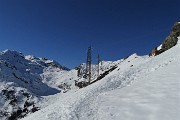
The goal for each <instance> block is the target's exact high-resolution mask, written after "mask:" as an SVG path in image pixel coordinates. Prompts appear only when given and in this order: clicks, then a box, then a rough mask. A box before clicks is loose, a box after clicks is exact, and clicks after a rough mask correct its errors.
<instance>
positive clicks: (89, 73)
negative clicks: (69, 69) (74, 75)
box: [86, 46, 91, 84]
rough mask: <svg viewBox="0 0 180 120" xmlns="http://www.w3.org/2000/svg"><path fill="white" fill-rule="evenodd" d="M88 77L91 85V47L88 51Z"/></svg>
mask: <svg viewBox="0 0 180 120" xmlns="http://www.w3.org/2000/svg"><path fill="white" fill-rule="evenodd" d="M86 76H87V77H88V79H89V81H88V82H89V84H90V82H91V46H90V47H89V48H88V51H87V62H86Z"/></svg>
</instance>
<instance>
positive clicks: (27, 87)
mask: <svg viewBox="0 0 180 120" xmlns="http://www.w3.org/2000/svg"><path fill="white" fill-rule="evenodd" d="M46 69H52V70H54V71H67V68H65V67H63V66H61V65H60V64H58V63H57V62H55V61H53V60H48V59H45V58H36V57H34V56H30V55H28V56H24V55H23V54H22V53H18V52H16V51H11V50H5V51H3V52H0V119H5V118H6V117H10V116H12V114H13V112H15V111H17V110H20V109H21V110H23V109H24V107H25V106H26V105H25V104H26V103H30V104H31V105H29V106H32V105H33V104H34V105H35V103H37V102H38V100H39V99H40V98H41V96H48V95H53V94H56V93H59V92H60V90H59V89H56V88H53V87H52V86H50V85H48V84H46V83H45V82H44V79H46V77H42V74H44V71H45V70H46Z"/></svg>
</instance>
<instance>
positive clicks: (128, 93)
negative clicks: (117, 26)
mask: <svg viewBox="0 0 180 120" xmlns="http://www.w3.org/2000/svg"><path fill="white" fill-rule="evenodd" d="M179 35H180V24H179V23H176V24H175V25H174V26H173V28H172V31H171V33H170V35H169V36H168V37H167V38H166V39H165V41H164V42H163V43H162V44H161V45H160V46H159V47H155V48H154V49H153V50H152V52H151V53H150V54H149V55H145V56H138V55H137V54H136V53H135V54H132V55H131V56H128V57H126V58H123V59H120V60H117V61H101V62H100V63H99V65H92V66H91V68H92V70H91V82H90V83H89V84H86V83H87V81H88V79H87V74H86V64H85V63H82V64H80V65H79V66H77V67H76V68H75V69H72V70H69V69H68V68H66V67H63V66H61V65H60V64H59V63H57V62H56V61H54V60H48V59H46V58H37V57H34V56H31V55H28V56H25V55H23V54H22V53H18V52H16V51H10V50H5V51H3V52H0V119H2V120H5V119H8V120H16V119H22V120H87V119H88V120H111V119H112V120H160V119H163V120H179V119H180V94H179V89H180V80H179V78H180V74H179V71H180V61H179V59H180V42H179V41H180V36H179ZM178 36H179V37H178ZM98 66H99V73H98Z"/></svg>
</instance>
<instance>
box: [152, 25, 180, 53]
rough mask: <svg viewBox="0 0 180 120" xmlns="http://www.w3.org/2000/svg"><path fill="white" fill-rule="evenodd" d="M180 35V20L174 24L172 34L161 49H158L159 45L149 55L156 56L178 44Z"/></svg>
mask: <svg viewBox="0 0 180 120" xmlns="http://www.w3.org/2000/svg"><path fill="white" fill-rule="evenodd" d="M178 36H180V22H176V23H175V24H174V26H173V27H172V30H171V33H170V35H169V36H168V37H167V38H166V39H165V40H164V42H163V43H162V47H161V49H160V50H157V47H155V48H154V49H153V50H152V51H151V53H150V54H149V56H156V55H159V54H161V53H162V52H164V51H166V50H168V49H170V48H172V47H173V46H175V45H176V44H177V41H178V38H177V37H178Z"/></svg>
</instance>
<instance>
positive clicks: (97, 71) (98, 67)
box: [97, 54, 100, 77]
mask: <svg viewBox="0 0 180 120" xmlns="http://www.w3.org/2000/svg"><path fill="white" fill-rule="evenodd" d="M99 63H100V56H99V54H98V63H97V65H98V69H97V72H98V77H99Z"/></svg>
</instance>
